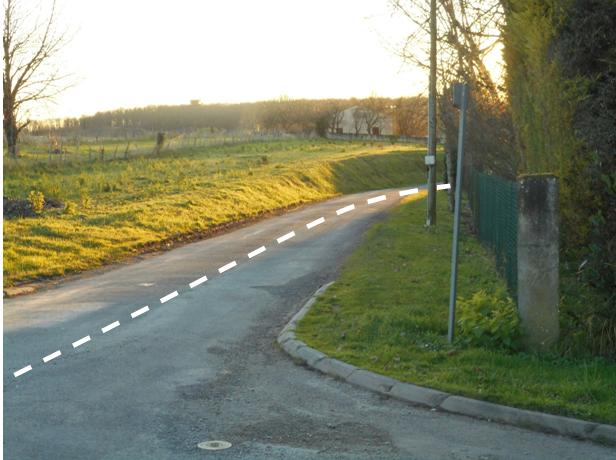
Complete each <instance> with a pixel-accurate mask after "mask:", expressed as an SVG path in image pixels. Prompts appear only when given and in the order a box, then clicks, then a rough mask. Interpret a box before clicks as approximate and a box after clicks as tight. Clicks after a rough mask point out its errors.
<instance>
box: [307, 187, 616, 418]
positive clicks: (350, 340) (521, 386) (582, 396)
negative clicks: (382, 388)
mask: <svg viewBox="0 0 616 460" xmlns="http://www.w3.org/2000/svg"><path fill="white" fill-rule="evenodd" d="M438 212H439V222H438V226H437V227H436V228H435V229H433V230H432V229H427V228H425V227H424V226H423V222H424V218H425V200H423V199H419V200H418V199H415V200H414V201H409V202H406V203H405V204H403V205H402V206H400V207H398V208H396V209H395V210H394V211H393V212H392V214H391V215H390V217H389V218H388V219H387V220H386V221H385V222H382V223H379V224H377V225H375V226H374V227H373V228H372V229H371V230H370V231H369V232H368V233H367V234H366V235H365V237H364V240H363V242H362V244H361V245H360V247H359V248H358V249H357V250H356V252H355V253H354V254H353V255H352V256H351V257H350V258H349V259H348V260H347V261H346V263H345V266H344V269H343V271H342V273H341V275H340V278H339V279H338V281H337V282H336V283H334V284H333V285H332V286H331V287H330V288H329V289H328V290H327V291H326V292H325V293H324V294H323V295H322V296H321V297H320V298H319V299H318V301H317V302H316V303H315V304H314V306H313V307H312V309H311V310H310V311H309V312H308V314H307V315H306V316H305V317H304V319H303V320H302V321H301V322H300V323H299V325H298V329H297V335H298V337H299V338H300V339H301V340H302V341H304V342H305V343H307V344H308V345H310V346H311V347H314V348H316V349H318V350H320V351H322V352H324V353H326V354H328V355H330V356H333V357H335V358H338V359H340V360H342V361H345V362H348V363H351V364H353V365H355V366H359V367H363V368H366V369H369V370H371V371H374V372H377V373H379V374H383V375H387V376H390V377H393V378H396V379H399V380H402V381H405V382H411V383H415V384H418V385H423V386H427V387H431V388H436V389H439V390H444V391H447V392H451V393H454V394H459V395H464V396H469V397H472V398H477V399H483V400H486V401H491V402H496V403H500V404H506V405H511V406H515V407H520V408H525V409H533V410H540V411H544V412H549V413H553V414H559V415H566V416H572V417H578V418H583V419H588V420H594V421H600V422H607V423H612V424H616V397H615V396H614V395H616V364H614V363H610V362H608V361H606V360H603V359H600V358H578V359H575V358H563V357H561V356H557V355H554V356H545V355H544V356H539V355H534V354H526V353H508V352H505V351H499V350H489V349H486V348H478V347H464V346H462V345H460V344H456V345H454V346H450V345H448V343H447V341H446V333H447V305H448V299H449V276H450V257H451V229H452V216H451V214H450V213H449V212H448V210H447V204H446V200H445V197H444V196H442V195H441V198H439V199H438ZM460 244H461V246H460V248H461V249H460V265H459V285H458V295H459V297H460V298H470V297H471V296H472V294H473V293H475V292H476V291H478V290H480V289H484V290H485V291H487V292H494V291H496V290H499V289H504V288H505V285H504V282H503V280H502V279H501V278H500V277H499V276H498V274H497V273H496V270H495V262H494V260H493V258H492V257H491V256H490V254H489V253H488V251H487V250H486V249H485V248H483V247H482V246H481V245H480V244H479V242H478V241H477V240H476V239H475V238H474V237H473V236H472V235H469V234H468V233H467V232H466V231H465V230H463V231H462V235H461V243H460Z"/></svg>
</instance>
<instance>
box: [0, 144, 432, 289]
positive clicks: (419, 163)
mask: <svg viewBox="0 0 616 460" xmlns="http://www.w3.org/2000/svg"><path fill="white" fill-rule="evenodd" d="M4 168H5V169H4V196H5V197H11V198H26V197H27V196H28V194H29V193H30V191H32V190H35V191H39V192H42V193H43V194H44V195H45V196H46V197H53V198H57V199H60V200H62V201H63V202H65V203H66V204H67V208H66V209H64V210H61V211H46V212H45V213H43V214H42V215H40V216H38V217H34V218H18V219H10V220H7V219H5V220H4V256H3V257H4V285H5V286H11V285H15V284H16V283H21V282H25V281H30V280H36V279H41V278H48V277H55V276H61V275H64V274H66V273H70V272H76V271H80V270H86V269H89V268H93V267H97V266H101V265H103V264H107V263H111V262H116V261H120V260H122V259H125V258H126V257H128V256H131V255H134V254H137V253H139V252H143V251H144V250H146V249H147V248H150V247H152V246H157V245H160V243H161V242H163V241H168V240H174V239H179V238H182V237H183V236H186V235H191V234H193V235H194V234H202V233H207V232H208V231H209V230H211V229H213V228H215V227H217V226H220V225H222V224H226V223H229V222H234V221H239V220H242V219H247V218H251V217H254V216H258V215H260V214H263V213H266V212H268V211H272V210H276V209H281V208H285V207H289V206H295V205H300V204H302V203H307V202H311V201H315V200H321V199H325V198H329V197H332V196H334V195H337V194H340V193H351V192H357V191H361V190H368V189H377V188H384V187H397V186H405V185H409V184H416V183H422V182H425V173H424V166H423V147H413V146H409V145H391V144H378V143H375V144H371V143H361V142H357V143H350V142H331V141H326V140H292V141H273V142H260V143H252V144H243V145H235V146H219V147H211V148H191V149H183V150H181V151H176V152H167V153H163V154H161V155H157V156H151V155H146V156H142V157H135V158H131V159H129V160H120V159H118V160H113V161H105V162H101V161H95V162H92V163H86V164H84V163H83V162H74V163H71V162H69V163H63V164H46V163H33V162H32V161H28V160H26V161H17V162H16V161H14V160H5V162H4Z"/></svg>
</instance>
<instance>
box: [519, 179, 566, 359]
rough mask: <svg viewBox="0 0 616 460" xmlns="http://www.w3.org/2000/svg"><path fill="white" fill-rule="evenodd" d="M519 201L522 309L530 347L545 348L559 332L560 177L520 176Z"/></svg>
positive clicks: (554, 339) (525, 333) (525, 341)
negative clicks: (558, 178)
mask: <svg viewBox="0 0 616 460" xmlns="http://www.w3.org/2000/svg"><path fill="white" fill-rule="evenodd" d="M518 204H519V206H518V208H519V214H518V248H517V251H518V311H519V314H520V320H521V325H522V331H523V333H524V343H525V345H526V347H527V349H529V350H531V351H545V350H547V349H549V348H550V347H551V346H552V345H553V344H554V343H555V342H556V341H557V340H558V333H559V325H558V303H559V292H558V278H559V276H558V268H559V266H558V264H559V261H558V239H559V234H558V233H559V232H558V180H557V179H556V177H554V176H552V175H532V176H523V177H520V179H519V192H518Z"/></svg>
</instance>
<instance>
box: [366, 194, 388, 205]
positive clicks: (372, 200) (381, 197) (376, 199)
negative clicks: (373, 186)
mask: <svg viewBox="0 0 616 460" xmlns="http://www.w3.org/2000/svg"><path fill="white" fill-rule="evenodd" d="M386 199H387V197H386V196H385V195H379V196H375V197H374V198H368V199H367V200H366V201H367V202H368V204H374V203H378V202H379V201H385V200H386Z"/></svg>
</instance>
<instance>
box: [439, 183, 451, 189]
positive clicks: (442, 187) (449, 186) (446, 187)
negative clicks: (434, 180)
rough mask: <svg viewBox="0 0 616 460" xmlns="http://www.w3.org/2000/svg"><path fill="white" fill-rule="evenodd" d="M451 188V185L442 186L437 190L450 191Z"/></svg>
mask: <svg viewBox="0 0 616 460" xmlns="http://www.w3.org/2000/svg"><path fill="white" fill-rule="evenodd" d="M450 188H451V184H440V185H437V186H436V189H437V190H448V189H450Z"/></svg>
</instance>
